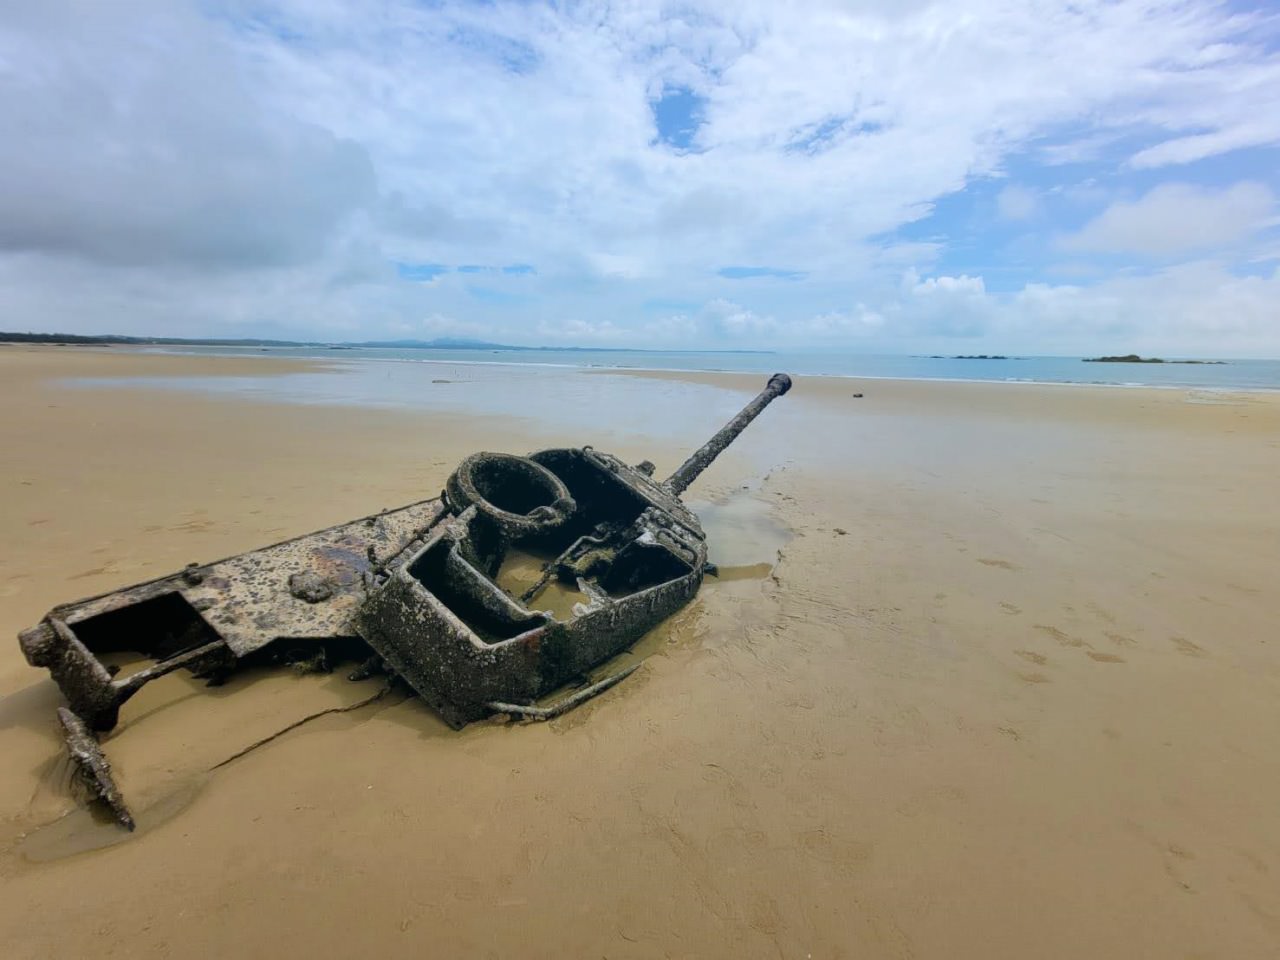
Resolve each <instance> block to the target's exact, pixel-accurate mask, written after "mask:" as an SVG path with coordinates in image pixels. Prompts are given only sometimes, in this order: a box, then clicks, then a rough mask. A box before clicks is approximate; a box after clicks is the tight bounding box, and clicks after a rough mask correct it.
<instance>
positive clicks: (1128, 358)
mask: <svg viewBox="0 0 1280 960" xmlns="http://www.w3.org/2000/svg"><path fill="white" fill-rule="evenodd" d="M1084 362H1085V363H1197V364H1211V365H1216V364H1225V363H1226V362H1227V361H1225V360H1161V359H1160V358H1159V357H1140V356H1138V355H1137V354H1136V353H1126V354H1125V355H1124V356H1123V357H1085V358H1084Z"/></svg>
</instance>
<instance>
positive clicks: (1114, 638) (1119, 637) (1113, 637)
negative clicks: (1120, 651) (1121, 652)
mask: <svg viewBox="0 0 1280 960" xmlns="http://www.w3.org/2000/svg"><path fill="white" fill-rule="evenodd" d="M1107 639H1108V640H1110V641H1111V642H1112V643H1114V644H1115V645H1116V646H1117V647H1136V646H1137V645H1138V641H1137V640H1134V639H1133V638H1132V637H1126V636H1125V635H1124V634H1123V633H1108V634H1107Z"/></svg>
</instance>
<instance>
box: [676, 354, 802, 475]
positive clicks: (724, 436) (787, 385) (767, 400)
mask: <svg viewBox="0 0 1280 960" xmlns="http://www.w3.org/2000/svg"><path fill="white" fill-rule="evenodd" d="M790 389H791V378H790V377H789V376H787V375H786V374H785V373H775V374H774V375H773V376H772V377H770V378H769V383H768V384H767V385H766V386H765V388H764V389H763V390H761V391H760V393H759V395H757V396H756V398H755V399H754V400H752V401H751V402H750V403H748V404H747V405H746V406H745V407H743V408H742V409H741V410H739V411H738V414H737V416H735V417H734V418H733V419H732V420H730V421H729V422H728V423H726V424H725V425H724V426H723V427H721V428H720V430H719V431H718V432H717V433H716V435H715V436H714V437H712V438H711V439H710V440H708V441H707V442H706V443H704V444H703V445H702V446H700V447H699V448H698V449H697V450H695V451H694V452H693V454H692V456H690V457H689V459H688V460H686V461H685V462H684V463H682V464H680V467H679V469H677V470H676V472H675V473H673V474H671V476H669V477H667V479H666V480H665V481H664V482H663V484H662V485H663V486H664V487H666V488H667V489H668V490H670V491H671V492H672V493H674V494H675V495H676V496H677V497H678V496H680V494H682V493H684V492H685V490H687V489H689V485H690V484H691V483H693V481H695V480H697V479H698V475H699V474H701V473H702V471H703V470H705V469H707V467H709V466H711V462H712V461H713V460H715V458H716V457H718V456H720V453H721V452H722V451H723V450H724V448H725V447H727V446H728V445H729V444H731V443H733V441H734V440H736V439H737V437H738V434H740V433H741V432H742V431H743V430H745V429H747V427H748V425H750V423H751V421H752V420H754V419H755V418H756V417H758V416H760V413H761V411H763V410H764V408H765V407H767V406H768V405H769V404H771V403H772V402H773V401H774V400H775V399H776V398H777V397H780V396H782V395H783V394H784V393H786V392H787V391H788V390H790Z"/></svg>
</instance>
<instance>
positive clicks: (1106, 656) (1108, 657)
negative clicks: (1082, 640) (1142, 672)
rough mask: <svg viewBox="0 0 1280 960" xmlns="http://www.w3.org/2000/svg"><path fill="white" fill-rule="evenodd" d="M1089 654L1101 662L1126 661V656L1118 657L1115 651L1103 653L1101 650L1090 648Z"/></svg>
mask: <svg viewBox="0 0 1280 960" xmlns="http://www.w3.org/2000/svg"><path fill="white" fill-rule="evenodd" d="M1089 656H1090V658H1091V659H1093V660H1097V661H1098V662H1099V663H1124V662H1125V659H1124V657H1117V656H1116V655H1115V654H1114V653H1103V652H1102V651H1100V650H1090V651H1089Z"/></svg>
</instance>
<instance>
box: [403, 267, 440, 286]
mask: <svg viewBox="0 0 1280 960" xmlns="http://www.w3.org/2000/svg"><path fill="white" fill-rule="evenodd" d="M448 272H449V268H448V267H446V266H445V265H444V264H443V263H397V264H396V273H397V275H399V276H400V278H401V279H402V280H414V281H417V282H418V283H423V282H426V281H430V280H434V279H435V278H436V277H438V276H440V275H441V274H442V273H448Z"/></svg>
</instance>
